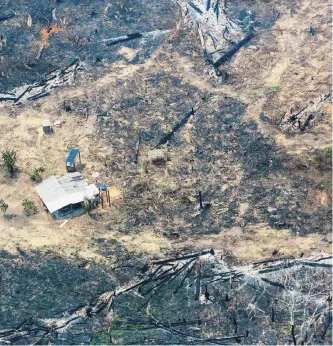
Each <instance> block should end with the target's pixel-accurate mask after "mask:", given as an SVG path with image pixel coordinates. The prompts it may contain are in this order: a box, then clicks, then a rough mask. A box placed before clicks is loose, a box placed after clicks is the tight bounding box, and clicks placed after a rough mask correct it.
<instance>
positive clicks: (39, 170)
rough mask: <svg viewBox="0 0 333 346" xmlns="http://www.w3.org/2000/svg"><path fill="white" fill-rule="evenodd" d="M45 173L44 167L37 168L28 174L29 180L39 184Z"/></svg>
mask: <svg viewBox="0 0 333 346" xmlns="http://www.w3.org/2000/svg"><path fill="white" fill-rule="evenodd" d="M43 172H45V168H44V167H37V168H35V169H34V170H33V172H32V173H31V174H30V179H31V180H32V181H35V182H41V181H42V174H41V173H43Z"/></svg>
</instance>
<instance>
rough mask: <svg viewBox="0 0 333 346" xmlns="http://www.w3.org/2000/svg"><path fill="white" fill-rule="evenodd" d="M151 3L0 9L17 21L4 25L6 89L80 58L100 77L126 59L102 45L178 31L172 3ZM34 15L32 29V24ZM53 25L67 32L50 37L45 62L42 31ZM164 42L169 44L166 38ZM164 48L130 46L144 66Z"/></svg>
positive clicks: (68, 0)
mask: <svg viewBox="0 0 333 346" xmlns="http://www.w3.org/2000/svg"><path fill="white" fill-rule="evenodd" d="M149 3H150V2H149V1H146V0H135V1H131V2H130V3H129V2H128V3H126V2H123V1H113V2H112V3H109V2H108V1H104V0H103V1H97V2H96V1H94V0H84V1H76V0H74V1H72V0H65V1H56V0H51V1H48V2H44V3H41V2H40V1H15V2H13V1H5V3H2V4H1V5H0V12H1V13H15V14H16V16H15V17H14V18H12V19H10V20H8V21H6V22H3V23H1V34H2V35H3V36H5V37H6V38H7V42H8V43H9V42H10V44H7V45H6V46H5V47H3V48H2V49H1V55H0V56H1V59H2V63H1V70H0V71H1V73H2V78H1V81H0V90H2V91H11V90H12V89H13V88H14V87H17V86H20V85H22V84H31V83H33V82H36V81H38V80H40V78H41V76H42V75H43V74H45V73H48V72H50V71H53V70H55V69H58V68H60V67H63V66H64V65H66V63H68V64H69V63H71V61H73V60H74V59H77V58H80V59H81V60H83V61H85V62H86V63H88V64H89V65H91V66H93V67H95V73H102V72H103V71H102V69H103V66H104V64H105V63H110V62H114V61H117V60H119V59H120V56H119V54H117V53H116V52H115V49H114V47H112V46H111V47H110V46H107V45H105V44H103V43H102V44H101V42H100V41H101V40H103V39H107V38H113V37H119V36H123V35H126V34H131V33H135V32H148V31H154V30H166V29H171V28H173V27H174V26H175V21H176V20H177V15H179V13H178V11H177V8H176V6H175V5H174V4H173V3H172V2H171V1H159V3H158V4H156V5H154V6H149ZM52 13H53V14H52ZM171 13H172V15H171ZM29 15H30V17H31V21H32V24H31V26H29V25H28V24H27V23H28V18H29ZM51 24H56V25H57V26H58V27H59V28H61V29H62V30H63V32H59V33H56V34H54V35H53V36H52V37H51V38H50V45H49V47H48V48H47V49H45V51H44V53H43V58H42V59H39V60H38V61H37V56H38V52H39V48H40V43H41V29H42V28H43V27H47V26H49V25H51ZM161 39H162V40H163V39H164V37H163V35H162V37H161ZM95 42H97V43H95ZM160 43H161V41H160V40H159V39H155V40H153V41H151V40H150V41H149V42H145V40H144V39H143V40H140V41H138V40H136V41H135V40H134V41H132V42H130V43H129V44H128V46H129V47H131V48H134V49H135V48H137V47H140V48H141V49H142V51H141V52H140V53H139V54H138V55H137V56H136V57H135V59H134V61H133V62H136V63H140V62H142V61H143V60H144V59H146V58H147V57H149V55H150V54H151V52H153V51H154V50H156V48H157V47H158V46H159V45H160Z"/></svg>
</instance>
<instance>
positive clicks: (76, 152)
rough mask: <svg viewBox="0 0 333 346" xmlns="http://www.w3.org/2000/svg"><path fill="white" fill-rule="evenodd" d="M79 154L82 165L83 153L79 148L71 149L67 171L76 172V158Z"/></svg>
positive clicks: (67, 161) (67, 160)
mask: <svg viewBox="0 0 333 346" xmlns="http://www.w3.org/2000/svg"><path fill="white" fill-rule="evenodd" d="M77 156H79V162H80V165H81V155H80V150H79V149H76V148H75V149H71V151H70V152H69V154H68V156H67V159H66V170H67V172H75V171H76V159H77Z"/></svg>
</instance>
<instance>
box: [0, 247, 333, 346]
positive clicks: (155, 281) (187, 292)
mask: <svg viewBox="0 0 333 346" xmlns="http://www.w3.org/2000/svg"><path fill="white" fill-rule="evenodd" d="M226 256H227V254H225V253H223V252H216V251H214V250H207V251H203V252H201V253H191V254H187V255H180V256H179V257H176V258H170V259H165V260H158V261H151V262H149V263H146V264H145V265H144V266H143V267H142V270H141V275H140V277H138V278H137V282H133V283H130V284H127V285H124V286H120V287H117V288H115V289H113V290H106V291H104V292H103V293H101V294H99V295H97V296H96V297H95V298H93V299H92V300H91V301H90V302H89V303H87V304H84V305H83V306H80V307H78V308H76V309H74V310H72V311H65V312H62V313H61V314H58V317H50V316H49V317H48V318H36V317H34V316H31V317H30V318H28V319H27V320H25V321H22V323H20V324H19V325H17V326H16V327H15V328H12V329H7V330H0V342H2V343H6V344H22V343H23V344H31V343H34V344H35V343H38V344H40V343H42V344H45V343H52V344H73V343H76V344H78V343H80V344H91V343H93V344H113V343H121V344H133V343H136V344H138V343H139V344H147V343H150V344H151V343H152V344H216V345H232V344H235V343H239V344H257V343H258V342H263V343H264V344H280V343H282V344H286V343H288V344H289V343H290V344H295V345H296V344H313V343H316V344H322V343H324V344H328V343H330V342H331V333H330V332H329V327H330V325H331V322H332V315H331V308H330V306H331V295H330V294H331V293H330V292H331V290H330V284H331V268H332V258H331V257H326V258H320V257H318V258H293V257H284V258H279V257H276V258H272V259H267V260H265V261H261V262H255V263H250V264H247V265H244V266H232V267H230V266H229V265H227V263H226V261H225V260H226ZM316 268H318V269H320V270H316Z"/></svg>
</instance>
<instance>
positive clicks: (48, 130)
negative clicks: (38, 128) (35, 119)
mask: <svg viewBox="0 0 333 346" xmlns="http://www.w3.org/2000/svg"><path fill="white" fill-rule="evenodd" d="M42 126H43V132H44V133H46V134H49V133H52V131H53V130H52V125H51V121H50V120H49V119H44V120H43V121H42Z"/></svg>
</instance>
